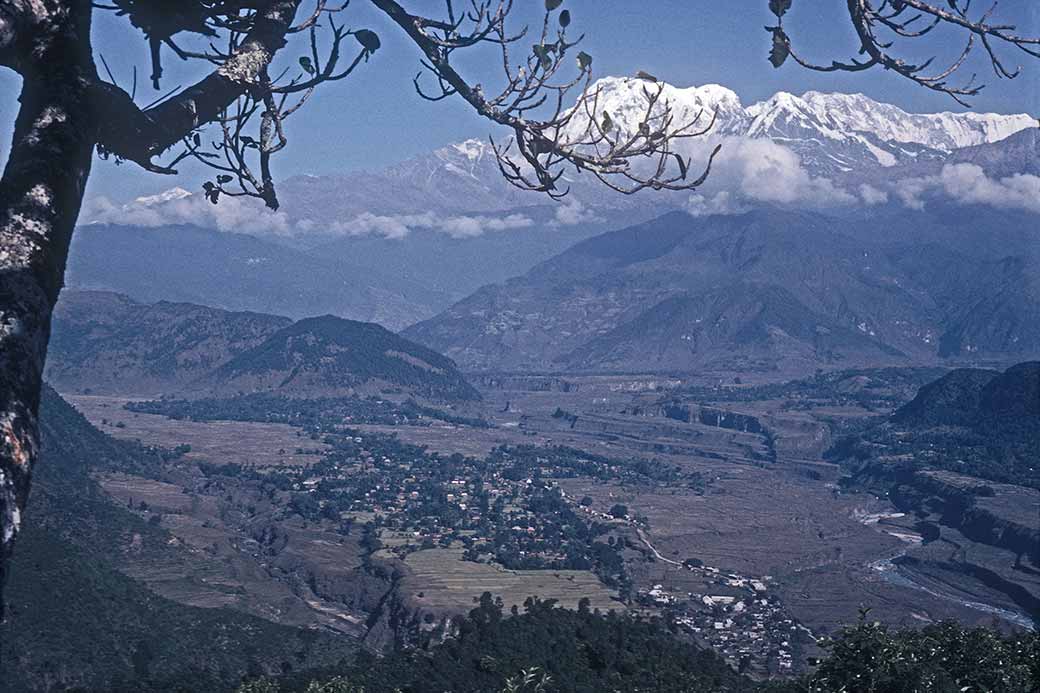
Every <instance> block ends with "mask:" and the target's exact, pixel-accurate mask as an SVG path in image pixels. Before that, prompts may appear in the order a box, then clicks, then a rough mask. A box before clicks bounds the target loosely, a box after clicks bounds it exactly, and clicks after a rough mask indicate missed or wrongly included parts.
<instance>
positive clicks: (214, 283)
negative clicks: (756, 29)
mask: <svg viewBox="0 0 1040 693" xmlns="http://www.w3.org/2000/svg"><path fill="white" fill-rule="evenodd" d="M644 86H645V83H644V82H642V81H641V80H636V79H626V78H606V79H604V80H601V81H600V82H599V83H598V88H600V90H601V96H600V99H601V105H602V106H603V108H605V110H607V111H609V112H610V113H612V115H613V118H614V122H615V123H616V124H617V128H618V129H619V131H621V132H624V131H625V130H626V129H634V128H635V127H636V125H637V123H636V120H637V119H638V118H639V117H640V116H641V115H642V113H641V107H642V104H643V103H644V97H643V96H642V89H643V87H644ZM664 98H666V99H667V100H668V101H669V104H670V106H671V108H672V109H673V111H674V112H675V114H676V120H677V122H684V121H688V120H693V119H695V118H696V117H697V116H698V114H700V118H701V120H702V121H704V124H705V125H706V124H707V121H708V120H710V114H711V113H714V114H715V116H716V119H715V124H714V127H713V129H712V131H711V134H710V135H709V136H707V137H705V138H695V139H694V140H690V141H688V142H690V144H689V145H688V147H689V148H688V149H687V150H686V151H687V153H689V154H690V155H691V157H692V160H693V162H694V163H693V165H694V166H695V167H696V166H697V162H698V161H699V160H701V159H702V158H703V155H704V152H705V151H706V149H707V147H708V146H709V145H711V144H713V143H715V142H718V141H721V142H722V143H723V152H722V154H721V155H720V158H719V159H718V161H717V163H716V166H715V169H714V170H713V173H712V176H711V178H710V179H709V182H708V184H707V185H706V186H704V187H703V188H702V189H701V190H699V191H697V192H696V193H695V194H693V195H689V194H685V193H684V194H680V193H666V192H661V193H652V192H648V193H644V194H640V195H635V196H623V195H618V194H616V193H613V192H611V191H609V190H607V189H606V188H605V187H604V186H602V185H599V184H598V183H596V182H595V181H593V180H589V179H588V177H587V176H575V175H573V174H571V173H570V172H568V173H567V174H566V176H565V180H566V182H567V184H568V185H570V187H571V193H570V195H569V196H568V197H567V198H566V199H565V201H564V202H563V203H561V204H551V203H548V204H547V202H546V200H544V199H542V198H538V197H537V196H534V195H525V194H523V193H521V192H520V191H518V190H516V189H514V188H512V187H510V186H509V185H508V184H507V183H506V182H505V181H504V180H502V177H501V175H500V172H499V170H498V166H497V163H496V162H495V159H494V155H493V153H492V152H491V149H490V147H489V145H487V144H486V143H484V142H482V141H479V140H468V141H465V142H461V143H457V144H453V145H449V146H447V147H444V148H442V149H439V150H437V151H435V152H431V153H430V154H427V155H423V156H419V157H416V158H414V159H411V160H409V161H406V162H402V163H401V164H398V165H395V166H392V167H389V168H387V169H384V170H382V171H374V172H357V173H350V174H344V175H336V176H320V177H315V176H295V177H292V178H290V179H288V180H287V181H285V182H284V184H283V185H281V186H280V194H281V196H282V199H283V203H284V205H283V211H280V212H278V213H277V214H274V215H272V214H267V213H262V212H257V211H256V210H253V211H250V210H251V209H252V208H251V207H248V206H242V205H243V203H241V202H240V201H238V200H228V201H226V202H225V201H222V202H221V204H220V205H216V206H213V205H210V204H209V203H208V202H205V201H204V200H202V199H201V197H200V196H199V195H193V194H190V193H188V192H187V191H177V190H174V191H168V192H167V193H164V194H162V195H159V196H153V197H149V198H141V199H139V200H137V201H134V202H132V203H129V204H128V205H125V206H122V207H115V206H112V205H109V206H108V207H106V208H103V209H100V210H99V209H95V210H93V211H89V210H88V213H87V214H86V215H85V217H84V218H85V219H86V220H88V221H90V220H100V221H107V222H110V223H108V224H102V223H97V224H89V223H88V224H87V225H86V226H84V227H82V228H81V229H80V231H79V233H78V234H77V235H76V237H75V240H74V247H73V252H72V257H71V259H70V265H69V284H70V286H72V287H75V288H86V289H101V290H108V291H116V292H120V293H125V294H127V295H129V296H131V297H133V298H134V299H136V300H139V301H145V302H153V301H157V300H171V301H178V302H190V303H196V304H203V305H210V306H215V307H219V308H223V309H228V310H232V311H242V310H252V311H258V312H264V313H274V314H279V315H287V316H290V317H292V318H303V317H308V316H313V315H320V314H326V313H328V314H333V315H338V316H341V317H345V318H349V319H354V320H360V321H365V322H377V323H379V324H382V325H384V326H386V327H388V328H390V329H393V330H400V329H403V328H405V327H407V326H409V325H415V326H414V327H411V328H409V330H408V332H406V334H407V335H409V336H410V337H411V338H414V339H416V340H417V341H420V342H423V343H425V344H427V345H429V346H431V347H433V348H434V349H436V350H439V351H443V352H445V353H447V354H448V355H450V356H451V357H453V358H456V359H457V360H458V361H459V363H460V364H461V365H462V366H463V367H464V368H473V369H494V368H505V369H511V368H522V369H550V370H551V369H559V368H575V369H581V370H601V369H606V370H618V369H620V370H629V369H633V368H634V369H637V370H641V371H642V370H652V369H666V370H672V369H680V370H681V369H686V368H701V367H704V366H706V365H709V364H716V365H723V364H729V365H732V366H738V367H742V368H743V367H754V368H778V367H783V368H786V367H788V366H790V367H794V368H796V369H799V370H802V369H805V368H809V367H810V366H811V365H812V364H816V363H823V364H840V363H882V362H884V363H888V362H891V361H896V362H900V363H902V362H920V361H932V360H935V359H947V358H953V359H957V358H990V357H992V358H998V359H999V358H1004V357H1005V356H1006V357H1008V358H1016V357H1020V356H1029V355H1033V354H1036V353H1037V349H1038V345H1040V336H1038V333H1037V330H1038V329H1040V328H1037V327H1036V325H1038V324H1040V286H1038V284H1037V282H1038V281H1040V280H1038V278H1037V277H1038V276H1040V272H1038V266H1040V265H1038V259H1037V258H1038V255H1040V240H1038V239H1037V235H1036V232H1035V228H1036V227H1037V221H1038V218H1040V217H1038V215H1040V175H1038V174H1040V170H1038V169H1037V163H1036V162H1037V161H1040V151H1038V140H1037V127H1036V125H1037V121H1036V120H1035V118H1033V117H1032V116H1029V115H1025V114H1021V115H998V114H976V113H961V114H955V113H938V114H910V113H907V112H905V111H903V110H901V109H899V108H897V107H895V106H892V105H889V104H883V103H878V102H876V101H873V100H871V99H868V98H867V97H864V96H862V95H858V94H825V93H820V92H809V93H807V94H804V95H802V96H794V95H791V94H787V93H779V94H776V95H774V96H773V97H771V98H769V99H767V100H765V101H762V102H760V103H756V104H752V105H749V106H745V105H744V104H743V103H742V102H741V101H740V99H739V97H738V96H737V95H736V94H735V93H734V92H732V91H731V90H729V89H726V88H725V87H722V86H719V85H705V86H701V87H690V88H685V89H683V88H677V87H672V86H670V85H665V87H664ZM674 210H682V211H684V212H689V213H690V214H691V215H692V216H687V215H685V214H671V213H670V212H672V211H674ZM922 210H926V212H922ZM91 214H94V216H93V217H92V216H91ZM167 221H175V222H177V225H175V226H168V225H164V223H165V222H167ZM135 224H136V226H135ZM185 224H192V225H193V226H186V225H185ZM640 224H644V225H643V226H639V225H640ZM197 227H202V228H197ZM207 227H208V228H207ZM604 232H608V233H606V234H605V235H601V234H604ZM245 234H253V235H245ZM416 323H419V324H416Z"/></svg>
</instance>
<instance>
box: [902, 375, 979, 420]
mask: <svg viewBox="0 0 1040 693" xmlns="http://www.w3.org/2000/svg"><path fill="white" fill-rule="evenodd" d="M999 375H1000V372H999V371H992V370H985V369H978V368H958V369H957V370H954V371H950V372H949V373H947V374H946V375H944V376H943V377H941V378H939V379H938V380H936V381H934V382H931V383H928V384H927V385H925V386H924V387H922V388H921V390H920V392H918V393H917V396H915V397H914V398H913V399H912V400H910V401H909V402H907V403H906V404H904V405H903V406H902V407H900V408H899V409H897V410H896V412H895V413H894V414H892V421H893V422H894V423H897V424H903V425H907V426H915V427H916V426H967V425H971V421H972V420H973V418H974V417H975V416H976V415H977V413H978V410H979V404H980V402H981V399H982V390H983V388H985V387H986V385H988V384H989V383H990V382H991V381H992V380H993V379H994V378H996V377H997V376H999Z"/></svg>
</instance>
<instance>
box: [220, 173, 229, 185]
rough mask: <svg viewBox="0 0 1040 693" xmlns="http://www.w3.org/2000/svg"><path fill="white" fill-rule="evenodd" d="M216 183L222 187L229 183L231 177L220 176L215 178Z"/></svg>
mask: <svg viewBox="0 0 1040 693" xmlns="http://www.w3.org/2000/svg"><path fill="white" fill-rule="evenodd" d="M217 182H218V183H220V184H221V185H223V184H224V183H230V182H231V176H229V175H227V174H221V175H219V176H217Z"/></svg>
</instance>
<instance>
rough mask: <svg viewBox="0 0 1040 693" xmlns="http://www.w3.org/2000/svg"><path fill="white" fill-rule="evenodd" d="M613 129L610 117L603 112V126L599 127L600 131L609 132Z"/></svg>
mask: <svg viewBox="0 0 1040 693" xmlns="http://www.w3.org/2000/svg"><path fill="white" fill-rule="evenodd" d="M613 129H614V120H613V119H612V118H611V117H610V114H609V113H607V112H606V111H603V124H602V125H600V130H602V131H603V132H610V131H611V130H613Z"/></svg>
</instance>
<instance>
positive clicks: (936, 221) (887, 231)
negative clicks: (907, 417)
mask: <svg viewBox="0 0 1040 693" xmlns="http://www.w3.org/2000/svg"><path fill="white" fill-rule="evenodd" d="M1031 222H1035V216H1031V215H1028V214H1025V213H1019V212H1006V211H999V210H992V209H981V208H977V207H967V206H966V207H962V208H953V207H951V206H948V205H947V206H945V207H937V208H936V209H934V210H931V209H930V210H929V212H928V213H924V212H913V211H906V210H897V209H885V210H881V211H879V212H878V213H877V214H875V215H873V216H868V215H861V216H857V215H848V216H846V217H843V218H832V217H827V216H823V215H821V214H817V213H811V212H793V211H786V210H779V209H761V210H757V211H753V212H749V213H745V214H741V215H730V216H713V217H691V216H688V215H686V214H683V213H678V212H676V213H670V214H667V215H665V216H662V217H660V218H658V219H656V220H654V221H652V222H648V223H646V224H641V225H637V226H633V227H629V228H626V229H621V230H619V231H614V232H610V233H606V234H602V235H600V236H596V237H594V238H591V239H588V240H586V241H583V242H582V243H579V244H577V245H576V246H574V247H573V248H571V249H569V250H568V251H566V252H564V253H561V254H560V255H558V256H557V257H555V258H553V259H551V260H548V261H546V262H544V263H542V264H541V265H539V266H537V267H535V268H534V269H532V270H531V271H530V272H528V273H527V274H526V275H524V276H523V277H519V278H516V279H513V280H510V281H508V282H506V283H504V284H501V285H494V286H486V287H483V288H482V289H480V290H479V291H477V292H475V293H474V294H473V295H472V296H470V297H469V298H467V299H465V300H463V301H460V302H459V303H457V304H456V305H455V306H453V307H452V308H451V309H449V310H447V311H445V312H444V313H442V314H440V315H439V316H437V317H436V318H433V319H430V320H427V321H424V322H422V323H420V324H418V325H415V326H413V327H411V328H409V329H408V330H406V331H405V333H404V334H406V335H407V336H408V337H409V338H412V339H415V340H416V341H419V342H421V343H424V344H428V345H430V346H431V347H433V348H435V349H438V350H439V351H442V352H444V353H445V354H447V355H448V356H450V357H452V358H454V359H456V360H457V361H458V362H459V363H461V364H462V365H463V367H464V368H467V369H487V370H498V369H503V370H511V369H532V370H557V369H564V368H577V369H580V370H589V371H596V370H622V371H625V370H639V371H646V370H680V371H681V370H688V369H700V368H704V367H709V366H710V367H723V366H724V365H726V364H728V367H730V368H774V367H784V366H785V365H786V366H792V367H793V366H797V367H798V368H799V369H803V368H806V367H808V365H809V364H810V363H813V362H816V363H817V364H818V365H824V364H841V363H845V364H852V365H883V364H885V363H893V362H919V363H929V362H935V361H937V360H938V359H944V358H950V359H979V358H990V359H1001V360H1006V361H1009V362H1013V361H1014V360H1021V359H1022V358H1030V357H1033V356H1035V355H1037V354H1040V327H1038V325H1040V319H1038V318H1040V283H1038V282H1040V255H1038V250H1040V247H1038V244H1037V243H1036V240H1035V237H1034V232H1033V231H1032V228H1033V226H1032V224H1031Z"/></svg>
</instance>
